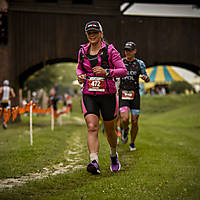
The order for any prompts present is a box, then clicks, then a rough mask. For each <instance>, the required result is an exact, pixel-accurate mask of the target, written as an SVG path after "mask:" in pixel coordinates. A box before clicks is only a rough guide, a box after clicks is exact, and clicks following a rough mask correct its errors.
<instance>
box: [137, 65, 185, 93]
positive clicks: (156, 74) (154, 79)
mask: <svg viewBox="0 0 200 200" xmlns="http://www.w3.org/2000/svg"><path fill="white" fill-rule="evenodd" d="M146 72H147V74H148V76H149V77H150V82H149V83H145V88H146V89H148V88H151V87H153V86H154V85H156V84H170V83H171V82H172V81H184V78H183V77H182V76H181V75H179V74H178V73H177V72H176V71H175V70H174V69H173V66H168V65H158V66H154V67H149V68H147V69H146ZM140 82H142V81H141V80H140Z"/></svg>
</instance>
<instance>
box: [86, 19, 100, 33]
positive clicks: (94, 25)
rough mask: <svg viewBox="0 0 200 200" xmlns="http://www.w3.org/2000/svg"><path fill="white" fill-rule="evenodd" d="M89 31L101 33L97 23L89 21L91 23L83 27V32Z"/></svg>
mask: <svg viewBox="0 0 200 200" xmlns="http://www.w3.org/2000/svg"><path fill="white" fill-rule="evenodd" d="M91 30H94V31H100V32H102V31H103V30H102V26H101V24H100V23H99V22H98V21H91V22H88V23H87V24H86V25H85V32H87V31H91Z"/></svg>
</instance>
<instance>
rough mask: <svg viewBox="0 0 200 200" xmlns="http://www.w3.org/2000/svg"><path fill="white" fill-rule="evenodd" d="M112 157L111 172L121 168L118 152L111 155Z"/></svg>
mask: <svg viewBox="0 0 200 200" xmlns="http://www.w3.org/2000/svg"><path fill="white" fill-rule="evenodd" d="M110 159H111V166H110V170H111V172H117V171H119V170H120V167H121V165H120V163H119V160H118V153H117V155H116V156H115V157H111V156H110Z"/></svg>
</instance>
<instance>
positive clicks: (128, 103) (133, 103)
mask: <svg viewBox="0 0 200 200" xmlns="http://www.w3.org/2000/svg"><path fill="white" fill-rule="evenodd" d="M119 107H120V108H122V107H129V109H130V110H140V93H139V91H136V92H135V96H134V99H133V100H123V99H122V92H121V91H119Z"/></svg>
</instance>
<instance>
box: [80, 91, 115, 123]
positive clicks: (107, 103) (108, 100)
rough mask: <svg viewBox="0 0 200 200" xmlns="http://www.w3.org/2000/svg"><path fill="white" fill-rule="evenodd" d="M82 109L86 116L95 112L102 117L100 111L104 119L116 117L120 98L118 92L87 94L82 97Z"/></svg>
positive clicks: (109, 119)
mask: <svg viewBox="0 0 200 200" xmlns="http://www.w3.org/2000/svg"><path fill="white" fill-rule="evenodd" d="M82 110H83V114H84V117H85V116H86V115H88V114H95V115H97V116H98V117H100V112H101V115H102V118H103V120H104V121H111V120H113V119H115V117H116V116H117V112H118V99H117V95H116V94H105V95H96V96H93V95H87V94H83V97H82Z"/></svg>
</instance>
